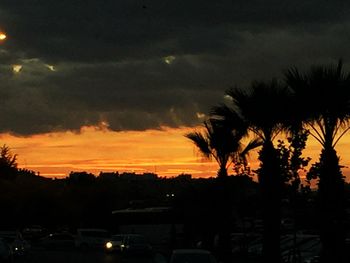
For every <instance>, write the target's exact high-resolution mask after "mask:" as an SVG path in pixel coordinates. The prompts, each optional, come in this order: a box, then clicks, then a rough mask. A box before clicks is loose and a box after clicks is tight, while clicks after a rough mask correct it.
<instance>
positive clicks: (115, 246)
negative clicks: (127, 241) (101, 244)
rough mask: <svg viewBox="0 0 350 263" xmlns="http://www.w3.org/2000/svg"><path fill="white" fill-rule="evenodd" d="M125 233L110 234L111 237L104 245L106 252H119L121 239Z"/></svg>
mask: <svg viewBox="0 0 350 263" xmlns="http://www.w3.org/2000/svg"><path fill="white" fill-rule="evenodd" d="M125 236H126V235H125V234H124V235H123V234H119V235H112V237H111V239H110V240H109V241H108V242H107V243H106V245H105V251H106V252H120V251H121V245H122V243H123V239H124V237H125Z"/></svg>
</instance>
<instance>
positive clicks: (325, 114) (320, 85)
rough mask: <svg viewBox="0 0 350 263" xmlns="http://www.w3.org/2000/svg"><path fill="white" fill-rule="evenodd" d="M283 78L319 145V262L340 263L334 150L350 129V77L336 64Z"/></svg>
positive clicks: (340, 210)
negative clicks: (320, 244)
mask: <svg viewBox="0 0 350 263" xmlns="http://www.w3.org/2000/svg"><path fill="white" fill-rule="evenodd" d="M285 77H286V82H287V84H288V86H289V87H290V88H291V89H292V91H293V92H294V97H295V100H296V101H298V105H299V106H298V107H299V112H301V113H302V114H301V115H300V116H302V118H303V122H304V125H305V126H307V127H308V129H309V130H310V135H311V136H312V137H314V138H315V139H316V140H317V141H318V142H319V143H320V144H321V146H322V151H321V154H320V160H319V163H318V164H317V165H316V166H314V168H313V171H315V172H316V175H317V176H318V178H319V183H318V193H319V195H318V196H319V200H318V201H319V203H318V204H319V210H320V215H319V216H320V234H321V242H322V248H323V249H322V255H321V256H322V262H342V260H344V258H343V249H344V244H345V236H344V230H343V220H344V217H343V216H344V200H343V198H344V197H343V193H344V177H343V175H342V172H341V166H340V164H339V157H338V156H337V152H336V150H335V147H336V145H337V143H338V142H339V140H340V139H341V138H342V137H343V136H344V134H345V133H346V132H347V131H348V130H349V129H350V125H349V120H350V74H349V73H345V72H344V70H343V64H342V61H339V62H338V64H337V65H329V66H314V67H312V68H311V69H310V70H309V71H307V72H306V73H301V72H300V71H299V70H298V69H297V68H295V67H294V68H291V69H289V70H288V71H287V72H286V74H285Z"/></svg>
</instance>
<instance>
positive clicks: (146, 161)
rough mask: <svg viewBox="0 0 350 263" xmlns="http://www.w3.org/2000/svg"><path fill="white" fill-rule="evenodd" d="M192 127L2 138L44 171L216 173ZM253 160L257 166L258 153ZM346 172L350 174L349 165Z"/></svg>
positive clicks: (27, 164) (344, 153)
mask: <svg viewBox="0 0 350 263" xmlns="http://www.w3.org/2000/svg"><path fill="white" fill-rule="evenodd" d="M193 130H194V129H193V128H185V127H184V128H178V129H171V128H163V129H162V130H147V131H143V132H136V131H135V132H130V131H129V132H112V131H110V130H108V128H107V127H106V126H104V125H101V126H100V127H83V128H82V129H81V131H80V133H73V132H57V133H49V134H43V135H35V136H30V137H16V136H13V135H9V134H2V135H1V136H0V139H1V143H3V144H6V145H8V146H9V147H10V148H11V149H12V151H13V152H14V153H16V154H18V163H19V166H20V167H22V168H27V169H31V170H34V171H36V172H40V174H41V175H43V176H49V177H65V176H67V175H68V174H69V172H70V171H89V172H92V173H94V174H98V173H99V172H100V171H119V172H124V171H130V172H136V173H143V172H156V173H157V174H158V175H160V176H176V175H178V174H180V173H190V174H192V175H193V176H194V177H210V176H215V175H216V171H217V165H216V163H215V162H214V161H212V162H210V161H207V160H203V158H202V157H201V156H200V154H199V153H198V152H197V150H196V149H195V147H194V146H193V144H192V143H191V142H190V141H189V140H188V139H186V138H185V137H184V134H185V133H187V132H189V131H193ZM349 145H350V134H349V135H347V136H346V137H344V138H343V140H341V141H340V143H339V145H338V147H337V150H338V153H339V155H340V156H341V164H342V165H345V166H350V151H349V150H347V149H348V146H349ZM319 151H320V147H319V145H318V144H317V143H315V141H313V140H309V142H308V147H307V151H306V152H305V155H306V156H310V157H312V162H314V161H316V160H317V158H318V154H319ZM250 162H251V164H252V166H253V167H257V160H256V154H252V155H251V158H250ZM344 174H345V175H349V178H350V171H349V169H348V168H345V169H344Z"/></svg>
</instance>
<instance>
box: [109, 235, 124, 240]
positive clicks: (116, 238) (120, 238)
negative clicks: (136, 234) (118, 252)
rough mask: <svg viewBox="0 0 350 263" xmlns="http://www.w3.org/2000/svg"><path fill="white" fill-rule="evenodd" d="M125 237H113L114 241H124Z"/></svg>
mask: <svg viewBox="0 0 350 263" xmlns="http://www.w3.org/2000/svg"><path fill="white" fill-rule="evenodd" d="M122 239H123V236H112V240H113V241H122Z"/></svg>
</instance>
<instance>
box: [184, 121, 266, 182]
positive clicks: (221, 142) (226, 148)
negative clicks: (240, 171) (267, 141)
mask: <svg viewBox="0 0 350 263" xmlns="http://www.w3.org/2000/svg"><path fill="white" fill-rule="evenodd" d="M236 124H237V123H235V126H236V128H234V127H233V126H232V125H226V123H224V122H222V121H219V120H216V119H209V120H207V121H205V122H204V128H205V131H204V133H201V132H191V133H188V134H186V135H185V137H187V138H188V139H190V140H191V141H192V142H193V143H194V144H195V145H196V147H197V148H198V149H199V151H200V153H201V154H202V155H203V156H204V157H206V158H208V159H211V158H214V159H215V161H216V162H217V163H218V165H219V170H218V174H217V175H218V178H222V177H227V169H228V167H229V166H230V165H231V164H232V163H237V164H238V163H243V164H247V155H248V154H249V152H250V151H251V150H252V149H254V148H256V147H259V146H260V145H261V142H260V141H259V139H254V140H251V141H250V142H249V143H248V144H247V145H246V147H243V144H242V143H241V140H242V139H243V138H244V136H245V135H246V129H245V128H244V126H243V122H242V121H240V122H239V125H236ZM240 125H241V126H240Z"/></svg>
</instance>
